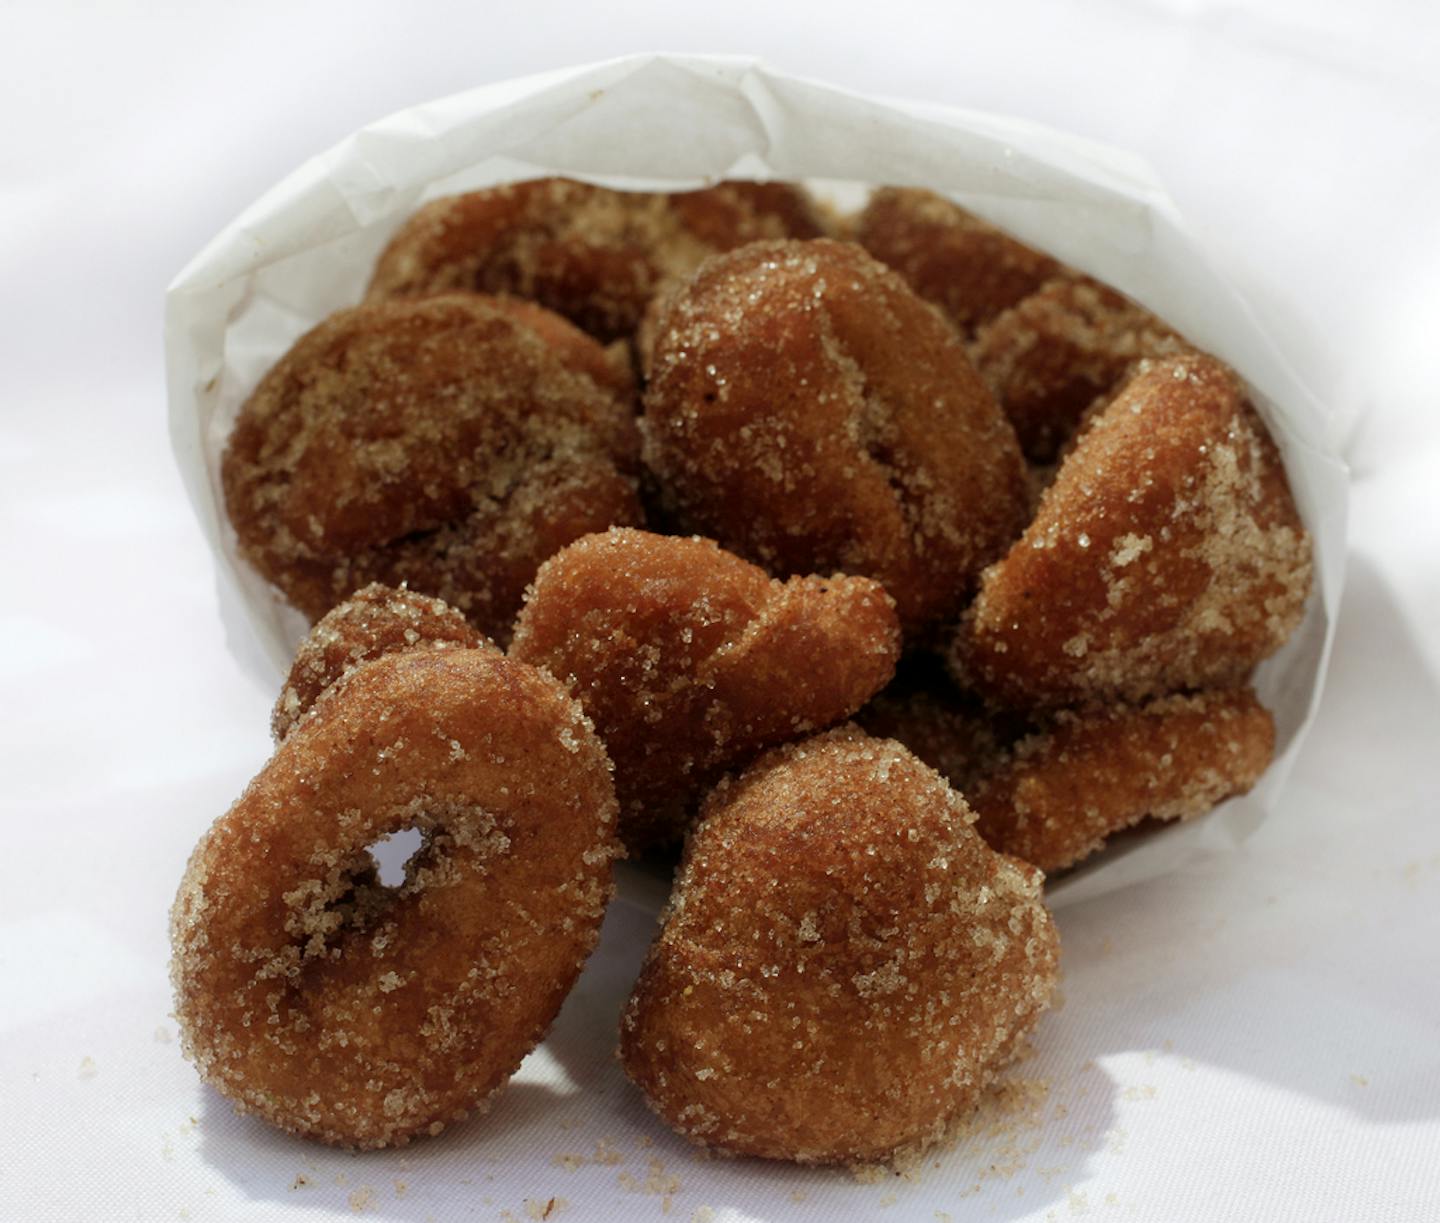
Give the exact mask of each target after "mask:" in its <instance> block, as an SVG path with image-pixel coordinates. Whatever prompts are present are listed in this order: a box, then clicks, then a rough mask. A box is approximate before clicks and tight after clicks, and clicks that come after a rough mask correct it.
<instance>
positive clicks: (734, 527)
mask: <svg viewBox="0 0 1440 1223" xmlns="http://www.w3.org/2000/svg"><path fill="white" fill-rule="evenodd" d="M651 363H652V371H651V381H650V384H649V386H648V387H647V390H646V395H645V419H644V430H645V459H646V462H647V464H648V465H649V466H650V468H651V469H652V470H653V471H654V472H655V473H656V475H657V477H658V479H659V481H660V484H661V487H662V488H663V489H664V490H665V492H666V495H667V498H668V503H669V504H670V506H671V508H673V510H674V511H675V512H676V514H677V515H678V517H679V519H680V520H681V521H682V522H683V523H685V524H686V525H688V526H689V527H690V528H691V529H693V530H695V531H698V532H699V533H701V534H704V535H708V536H710V537H712V538H714V539H716V540H717V541H719V543H720V544H721V545H722V546H724V547H726V548H729V549H731V550H732V551H735V552H738V553H740V554H741V555H743V556H745V557H747V558H748V559H750V560H753V561H755V562H757V563H758V564H762V565H764V566H765V567H766V568H767V569H769V570H770V571H771V572H772V573H775V574H779V575H784V574H791V573H826V572H830V571H832V570H839V571H841V572H845V573H856V574H864V575H866V576H868V577H873V578H875V579H877V580H878V581H880V582H882V583H883V584H884V585H885V588H886V589H887V590H888V591H889V592H890V594H891V595H892V596H893V597H894V599H895V603H896V606H897V607H898V609H899V612H900V618H901V621H902V623H903V624H904V625H905V626H906V628H907V630H919V629H922V628H924V627H926V626H928V625H932V624H934V623H938V622H943V621H945V620H947V619H952V618H953V617H955V616H956V615H958V614H959V611H960V609H961V608H962V607H963V606H964V604H965V602H966V600H967V598H968V597H969V595H970V593H971V592H972V590H973V585H974V581H975V578H976V576H977V575H978V573H979V570H980V568H981V567H982V566H983V565H985V564H987V563H989V562H990V561H991V560H994V559H995V558H996V557H998V556H999V555H1001V553H1002V552H1003V551H1004V549H1005V548H1006V546H1007V545H1008V544H1009V543H1010V541H1011V540H1012V539H1014V538H1015V537H1016V536H1017V535H1018V534H1019V532H1020V530H1021V527H1022V526H1023V525H1024V522H1025V517H1026V513H1027V508H1028V506H1027V489H1026V478H1025V470H1024V461H1023V459H1022V458H1021V455H1020V450H1019V446H1018V445H1017V443H1016V441H1015V434H1014V432H1013V430H1012V429H1011V428H1010V426H1009V424H1008V423H1007V422H1006V420H1005V418H1004V416H1003V415H1002V414H1001V412H1000V410H999V408H998V407H997V406H996V405H995V401H994V399H993V398H992V397H991V396H990V394H989V392H988V391H987V390H986V389H985V386H984V384H983V383H982V382H981V381H980V379H979V376H978V375H977V374H976V373H975V371H974V369H973V368H972V367H971V365H970V362H969V360H968V358H967V357H966V355H965V351H964V346H963V344H962V343H961V341H960V338H959V336H958V335H957V333H956V332H955V330H954V328H953V327H951V326H950V325H949V324H948V323H946V321H945V320H944V319H943V318H941V317H940V315H939V314H938V313H937V312H936V310H935V309H934V308H933V307H931V306H929V305H928V304H926V303H925V302H923V301H921V300H920V299H919V298H918V297H916V296H915V294H914V293H913V292H911V291H910V289H909V288H907V287H906V285H905V284H904V282H903V281H902V280H901V279H900V278H899V277H898V276H896V275H895V273H893V272H891V271H890V270H888V269H887V268H885V267H884V266H883V265H881V264H879V263H877V262H876V261H875V260H874V259H872V258H870V256H868V255H867V254H866V253H865V252H864V251H863V250H861V249H860V248H859V247H858V246H855V245H853V244H851V243H845V242H834V241H830V240H827V239H820V240H817V241H813V242H758V243H754V244H752V245H750V246H746V247H742V248H741V249H740V250H737V251H733V252H731V253H730V254H727V255H719V256H716V257H715V258H714V259H711V260H710V261H708V262H707V263H706V264H705V265H704V266H703V267H702V268H701V269H700V271H699V272H698V273H696V275H695V276H694V277H693V278H692V279H691V280H690V281H689V282H688V283H687V284H685V285H684V286H682V287H681V288H680V289H678V290H677V291H676V292H675V293H674V294H672V295H671V296H670V297H669V298H668V300H667V303H666V306H665V308H664V310H663V312H662V315H661V318H660V320H659V323H658V326H657V330H656V336H655V347H654V352H653V355H652V362H651Z"/></svg>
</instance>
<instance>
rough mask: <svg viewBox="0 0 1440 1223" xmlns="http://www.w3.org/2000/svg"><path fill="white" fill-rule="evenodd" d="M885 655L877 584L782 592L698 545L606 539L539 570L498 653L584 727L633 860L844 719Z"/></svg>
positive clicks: (816, 581)
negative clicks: (714, 799) (759, 768)
mask: <svg viewBox="0 0 1440 1223" xmlns="http://www.w3.org/2000/svg"><path fill="white" fill-rule="evenodd" d="M899 652H900V633H899V625H898V623H897V621H896V618H895V611H894V604H893V603H892V602H891V600H890V598H889V596H888V595H886V593H885V591H884V589H883V588H882V587H881V586H880V584H879V583H878V582H873V581H871V580H870V579H869V578H858V577H846V576H845V575H843V574H835V575H834V576H832V577H803V578H792V579H790V580H789V581H788V582H780V581H777V580H775V579H773V578H771V577H770V576H769V575H768V574H766V573H765V572H764V570H762V569H759V568H757V567H756V566H754V565H751V564H749V563H748V562H746V561H743V560H741V559H740V558H739V557H738V556H733V555H731V554H730V553H728V552H725V551H723V550H722V549H721V548H719V547H718V546H717V545H716V544H714V543H712V542H711V541H710V540H706V539H684V538H677V537H671V536H660V535H650V534H647V533H646V532H644V531H632V530H625V529H620V528H616V529H614V530H611V531H608V532H606V533H605V534H603V535H592V536H589V537H587V538H585V539H581V540H578V541H577V542H575V543H573V544H571V545H570V546H569V547H568V548H565V549H563V550H562V551H560V552H558V553H556V554H555V555H554V556H553V557H551V558H550V559H549V560H548V561H546V562H545V564H544V565H542V566H541V567H540V572H539V574H538V575H537V576H536V578H535V585H534V587H533V588H532V589H531V591H530V592H529V594H528V595H527V597H526V601H525V606H524V608H523V609H522V611H521V613H520V616H519V618H518V619H517V621H516V624H515V639H514V642H513V644H512V645H511V656H512V657H514V658H518V659H520V660H521V661H523V662H528V663H531V664H533V665H534V666H538V667H544V668H545V669H546V670H548V671H549V672H550V674H552V675H554V676H556V677H557V678H559V679H562V680H564V681H565V683H566V684H568V685H569V687H570V689H571V691H572V692H573V693H574V694H575V696H576V698H577V699H578V700H579V701H580V704H581V705H582V706H584V708H585V712H586V713H587V714H588V715H589V716H590V718H591V720H592V721H593V722H594V724H595V729H596V730H597V731H598V732H599V734H600V737H601V739H603V740H604V742H605V746H606V748H607V749H608V750H609V752H610V757H611V759H612V760H613V761H614V762H615V789H616V793H617V795H618V796H619V799H620V835H621V837H622V838H623V840H624V841H625V844H626V846H627V847H628V848H629V849H630V850H631V851H632V852H637V851H639V850H642V849H645V848H646V847H648V846H651V845H655V844H660V843H664V842H667V841H674V840H677V839H678V838H679V836H680V834H681V833H682V832H683V831H684V828H685V824H686V822H687V819H688V817H689V816H690V815H691V814H692V813H693V810H694V807H695V806H696V804H697V803H698V801H699V799H700V797H701V796H702V795H703V794H704V793H705V791H706V790H707V789H708V788H709V787H710V786H711V785H712V784H713V783H714V782H715V781H716V779H717V778H718V777H719V775H720V774H721V773H722V772H723V771H724V770H726V769H728V768H731V767H733V766H735V765H737V764H743V763H744V762H745V761H747V760H749V759H750V758H751V757H753V756H754V755H755V754H756V753H758V752H759V751H760V750H761V749H762V748H765V747H769V746H771V745H773V744H776V743H781V742H784V741H785V740H787V739H794V738H797V737H799V736H801V735H805V734H808V733H810V732H811V731H813V730H816V729H819V728H821V727H824V726H828V725H830V724H832V723H834V722H839V721H841V720H843V719H844V718H847V717H849V716H850V714H852V713H854V712H855V710H857V709H859V708H860V706H861V705H863V704H864V703H865V702H866V701H867V700H868V699H869V698H870V697H871V696H872V695H873V694H874V693H875V692H876V691H878V690H879V689H880V688H881V687H883V686H884V684H885V682H886V681H887V680H888V679H889V678H890V676H891V673H892V672H893V671H894V668H895V660H896V658H897V657H898V655H899Z"/></svg>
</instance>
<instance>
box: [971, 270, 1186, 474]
mask: <svg viewBox="0 0 1440 1223" xmlns="http://www.w3.org/2000/svg"><path fill="white" fill-rule="evenodd" d="M1188 349H1189V345H1187V344H1186V343H1185V341H1184V340H1182V339H1181V338H1180V337H1179V336H1178V335H1177V334H1176V333H1175V332H1174V331H1173V330H1171V329H1170V328H1169V327H1167V326H1166V325H1165V324H1164V323H1162V322H1161V321H1160V320H1159V319H1157V318H1156V317H1155V316H1154V315H1153V314H1151V313H1150V312H1149V311H1148V310H1146V309H1144V308H1143V307H1140V306H1137V305H1135V304H1134V303H1133V302H1131V301H1128V300H1127V299H1126V298H1124V297H1122V296H1121V295H1120V294H1118V293H1116V292H1114V291H1113V290H1111V289H1107V288H1105V286H1103V285H1101V284H1097V283H1096V282H1095V281H1093V280H1087V279H1083V278H1076V277H1068V278H1061V279H1057V280H1052V281H1050V282H1049V283H1048V284H1045V285H1043V286H1042V287H1041V288H1040V289H1039V290H1037V291H1036V292H1034V293H1032V294H1030V296H1028V297H1026V298H1024V299H1022V300H1021V301H1019V302H1017V303H1016V304H1015V305H1014V306H1011V307H1010V308H1009V309H1008V310H1006V311H1005V312H1004V313H1003V314H1001V315H999V317H997V318H995V319H993V320H992V321H990V322H989V323H986V324H985V325H984V326H983V327H981V328H980V331H979V332H978V334H977V335H976V337H975V342H974V343H973V344H972V345H971V346H970V356H971V358H972V359H973V360H974V362H975V368H976V370H978V371H979V374H980V377H981V378H982V379H984V381H985V385H986V386H988V387H989V388H990V390H991V391H992V392H993V393H994V395H995V398H996V399H997V400H998V401H999V403H1000V406H1001V408H1003V409H1004V411H1005V415H1006V416H1008V417H1009V418H1010V423H1011V424H1012V425H1014V426H1015V433H1016V436H1017V437H1019V439H1020V445H1021V447H1022V449H1024V451H1025V456H1026V457H1027V458H1028V459H1030V460H1031V461H1032V462H1035V463H1048V462H1050V461H1051V460H1053V459H1054V458H1055V456H1056V454H1057V453H1058V452H1059V450H1060V447H1061V445H1062V444H1063V443H1064V442H1065V440H1066V439H1067V438H1069V437H1070V435H1071V434H1072V433H1073V432H1074V431H1075V428H1076V425H1077V424H1078V423H1079V421H1080V417H1081V415H1082V414H1083V413H1084V411H1085V409H1086V408H1087V407H1089V406H1090V405H1091V404H1092V403H1094V402H1095V400H1096V399H1098V398H1099V397H1100V396H1102V395H1104V394H1106V393H1107V392H1108V391H1110V390H1112V389H1113V388H1114V387H1115V386H1116V384H1117V383H1119V382H1120V380H1121V379H1122V378H1123V377H1124V376H1125V374H1126V372H1127V371H1128V370H1129V369H1130V368H1131V367H1132V366H1133V365H1134V364H1135V362H1136V361H1138V360H1140V359H1141V358H1142V357H1157V356H1165V355H1168V354H1172V353H1180V352H1184V351H1187V350H1188Z"/></svg>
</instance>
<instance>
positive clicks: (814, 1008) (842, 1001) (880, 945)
mask: <svg viewBox="0 0 1440 1223" xmlns="http://www.w3.org/2000/svg"><path fill="white" fill-rule="evenodd" d="M973 818H974V817H973V815H972V813H971V812H970V810H969V808H968V807H967V806H966V805H965V803H964V801H963V800H962V799H961V798H960V796H959V795H958V794H956V793H955V792H954V791H953V790H951V789H950V787H949V786H947V785H946V784H945V782H944V781H943V779H941V778H940V776H939V775H938V774H937V773H935V772H934V770H932V769H930V768H928V767H926V766H925V765H923V764H921V763H920V762H919V761H918V760H916V759H915V757H914V756H912V755H911V754H910V753H909V752H907V751H905V749H904V748H902V747H901V746H900V745H899V744H897V743H894V742H893V741H889V740H879V739H872V738H870V737H869V736H867V735H865V734H864V733H862V732H861V731H859V730H857V729H856V728H854V727H842V728H840V729H837V730H833V731H830V732H828V733H826V734H824V735H820V736H817V737H815V738H813V739H807V740H804V741H802V742H800V743H795V744H789V745H786V746H785V747H781V748H777V749H775V750H774V751H772V752H770V753H767V754H766V755H765V756H763V757H761V758H760V760H758V761H757V762H756V763H755V764H754V765H752V766H751V767H750V768H749V769H748V770H747V771H746V772H745V773H744V774H742V775H741V776H740V777H738V778H733V779H727V780H726V781H725V782H722V783H721V785H720V786H719V787H718V788H717V789H716V790H715V791H714V792H713V793H712V794H711V796H710V797H709V799H707V800H706V803H705V807H704V810H703V812H702V816H701V820H700V822H699V823H698V824H697V825H696V828H695V831H694V833H693V834H692V836H691V840H690V842H689V846H688V848H687V851H686V856H685V860H684V862H683V863H682V866H681V870H680V874H679V877H678V880H677V883H676V886H675V890H674V893H673V894H672V896H671V899H670V903H669V906H668V908H667V910H666V912H665V914H664V916H663V919H662V921H663V924H662V927H661V930H660V934H659V936H658V937H657V939H656V941H655V943H654V945H653V946H652V947H651V949H650V953H649V955H648V957H647V959H646V961H645V966H644V968H643V970H642V971H641V974H640V980H639V981H638V983H637V984H636V986H635V990H634V993H633V994H632V995H631V998H630V1001H629V1003H628V1004H627V1006H626V1009H625V1013H624V1017H623V1020H622V1025H621V1039H620V1055H621V1060H622V1062H623V1064H624V1067H625V1071H626V1073H627V1074H628V1075H629V1076H630V1078H631V1079H632V1080H633V1081H634V1082H635V1083H636V1084H637V1085H638V1086H639V1087H640V1089H641V1090H642V1091H643V1092H644V1093H645V1096H646V1099H647V1100H648V1101H649V1103H650V1105H651V1107H652V1108H653V1109H654V1110H655V1111H656V1112H657V1113H658V1114H659V1115H660V1116H661V1117H662V1118H663V1119H664V1120H665V1121H666V1123H667V1124H669V1125H670V1126H672V1127H673V1128H674V1129H676V1130H677V1131H679V1132H680V1133H681V1134H682V1135H684V1136H685V1137H686V1138H689V1139H691V1140H692V1141H694V1142H697V1143H700V1144H703V1145H705V1146H709V1147H713V1148H716V1149H718V1150H721V1151H726V1152H731V1153H735V1154H742V1155H758V1156H764V1157H767V1158H771V1159H789V1160H797V1161H800V1162H803V1163H847V1162H872V1161H878V1160H887V1159H890V1158H892V1157H895V1156H897V1155H899V1154H901V1153H903V1152H905V1151H907V1150H909V1149H912V1148H914V1149H918V1148H922V1147H924V1146H925V1145H927V1144H929V1143H932V1142H934V1141H936V1140H937V1139H939V1138H941V1137H943V1136H944V1134H945V1132H946V1129H947V1127H948V1126H949V1125H950V1124H951V1123H952V1122H953V1121H954V1120H956V1119H957V1118H959V1117H961V1116H963V1115H964V1114H966V1113H967V1112H969V1111H970V1110H971V1109H973V1108H974V1106H975V1105H976V1103H977V1102H978V1100H979V1098H980V1093H981V1092H982V1090H983V1089H984V1088H985V1086H986V1085H987V1084H988V1083H989V1082H990V1081H991V1079H992V1078H993V1076H994V1075H995V1073H996V1071H997V1070H998V1069H999V1068H1001V1067H1002V1066H1003V1065H1004V1064H1005V1063H1006V1062H1007V1061H1008V1060H1009V1059H1010V1058H1011V1057H1012V1056H1013V1055H1014V1054H1015V1052H1016V1051H1017V1048H1018V1046H1019V1044H1020V1042H1021V1040H1022V1038H1023V1037H1024V1036H1025V1035H1026V1034H1027V1033H1028V1032H1029V1031H1030V1030H1031V1029H1032V1028H1033V1027H1034V1025H1035V1023H1036V1021H1037V1019H1038V1018H1039V1016H1040V1013H1041V1012H1042V1011H1043V1010H1044V1009H1045V1008H1046V1007H1047V1006H1048V1005H1049V1002H1050V997H1051V993H1052V991H1053V989H1054V986H1055V979H1056V962H1057V955H1058V950H1059V948H1058V940H1057V935H1056V932H1055V926H1054V924H1053V922H1052V920H1051V918H1050V915H1049V913H1048V912H1047V911H1046V909H1045V907H1044V905H1043V904H1042V902H1041V899H1040V886H1041V876H1040V872H1039V871H1037V870H1035V869H1034V868H1033V867H1029V866H1026V865H1024V864H1022V863H1020V862H1017V861H1016V860H1014V859H1012V858H1008V857H1005V856H1004V855H1002V854H997V853H994V852H993V851H992V850H990V849H989V848H988V847H987V846H986V844H985V843H984V841H982V840H981V839H980V837H979V836H977V835H976V834H975V832H974V830H973V829H972V828H971V827H970V822H971V820H972V819H973Z"/></svg>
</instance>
